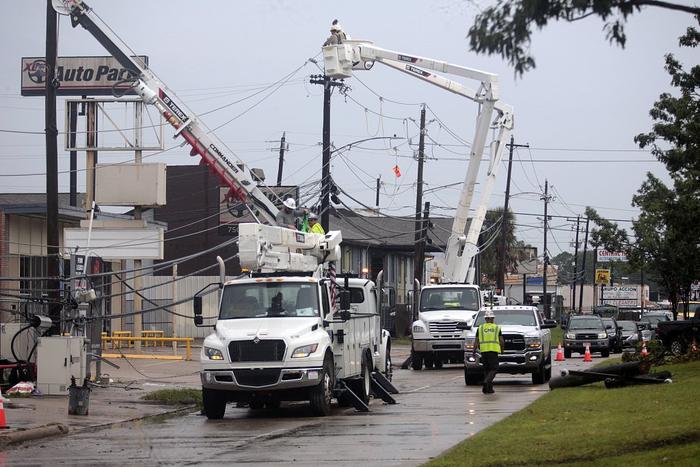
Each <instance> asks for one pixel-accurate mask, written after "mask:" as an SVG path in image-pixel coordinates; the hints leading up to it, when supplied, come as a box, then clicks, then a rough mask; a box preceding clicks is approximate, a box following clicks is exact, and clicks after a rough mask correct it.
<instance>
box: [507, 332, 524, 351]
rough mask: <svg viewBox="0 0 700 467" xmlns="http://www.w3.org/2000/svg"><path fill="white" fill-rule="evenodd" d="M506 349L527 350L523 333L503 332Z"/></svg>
mask: <svg viewBox="0 0 700 467" xmlns="http://www.w3.org/2000/svg"><path fill="white" fill-rule="evenodd" d="M503 340H504V341H505V344H506V348H505V350H525V337H523V336H522V335H521V334H503Z"/></svg>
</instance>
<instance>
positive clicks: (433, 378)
mask: <svg viewBox="0 0 700 467" xmlns="http://www.w3.org/2000/svg"><path fill="white" fill-rule="evenodd" d="M578 360H580V359H576V358H574V359H573V360H568V361H567V362H566V365H565V366H566V367H567V368H577V367H580V366H581V363H580V362H579V361H578ZM596 360H598V359H596ZM588 365H590V364H588ZM554 371H555V373H556V372H557V371H558V370H557V367H556V366H555V368H554ZM394 383H395V384H396V386H397V387H398V388H399V389H400V391H401V394H399V395H398V396H397V400H398V404H396V405H386V404H384V403H382V401H381V400H377V399H375V400H372V403H371V406H370V408H371V412H370V413H367V414H365V413H357V412H355V411H354V409H348V408H335V409H334V411H333V414H332V415H331V416H329V417H325V418H316V417H313V416H311V414H310V412H309V409H308V407H307V406H306V405H305V404H301V403H295V404H290V405H283V406H282V407H281V408H280V409H277V410H270V411H251V410H249V409H244V408H236V407H235V405H231V404H229V406H228V408H227V412H226V417H225V419H224V420H219V421H208V420H207V419H206V418H205V417H203V416H201V415H199V414H198V413H192V414H188V415H185V416H179V417H171V418H163V419H160V420H149V421H141V422H132V423H127V424H122V425H118V426H114V427H111V428H106V429H102V430H98V431H94V432H90V433H79V434H75V435H71V436H67V437H62V438H56V439H51V440H45V441H41V442H37V443H35V444H33V445H26V446H22V447H18V448H16V449H13V450H10V451H7V452H6V453H5V457H6V461H7V464H8V465H62V464H63V465H65V464H69V465H97V464H101V465H172V464H177V465H190V464H193V465H213V464H222V463H226V464H236V465H252V464H255V465H282V464H292V463H293V464H294V465H300V466H316V465H319V464H321V463H324V464H327V463H333V465H335V466H352V467H357V466H358V465H387V466H388V465H420V464H421V463H423V462H425V461H427V460H429V459H430V458H432V457H434V456H437V455H439V454H440V453H441V452H443V451H445V450H446V449H448V448H450V447H451V446H453V445H455V444H457V443H458V442H460V441H462V440H463V439H465V438H468V437H470V436H472V435H474V434H475V433H476V432H477V431H479V430H482V429H483V428H485V427H487V426H489V425H491V424H493V423H495V422H497V421H499V420H501V419H503V418H505V417H507V416H508V415H510V414H511V413H513V412H515V411H517V410H520V409H521V408H523V407H525V406H526V405H528V404H529V403H530V402H532V401H533V400H535V399H536V398H538V397H540V396H541V395H543V394H544V393H546V392H548V391H549V388H548V386H547V385H532V384H531V380H530V376H529V375H524V376H510V375H498V376H497V377H496V381H495V383H496V385H495V389H496V394H492V395H484V394H482V393H481V387H480V386H476V387H475V386H469V387H467V386H465V384H464V373H463V370H462V369H461V368H460V367H459V366H446V367H445V368H443V369H440V370H424V371H420V372H416V371H411V370H396V371H395V372H394Z"/></svg>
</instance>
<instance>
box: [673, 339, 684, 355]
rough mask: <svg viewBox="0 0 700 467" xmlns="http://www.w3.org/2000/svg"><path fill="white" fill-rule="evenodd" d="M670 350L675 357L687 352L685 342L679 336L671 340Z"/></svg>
mask: <svg viewBox="0 0 700 467" xmlns="http://www.w3.org/2000/svg"><path fill="white" fill-rule="evenodd" d="M670 350H671V354H673V356H675V357H677V356H679V355H683V354H684V353H685V342H683V340H682V339H680V338H678V337H677V338H675V339H673V341H671V347H670Z"/></svg>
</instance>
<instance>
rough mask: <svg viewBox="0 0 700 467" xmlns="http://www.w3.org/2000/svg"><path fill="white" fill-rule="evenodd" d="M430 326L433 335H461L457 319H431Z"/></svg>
mask: <svg viewBox="0 0 700 467" xmlns="http://www.w3.org/2000/svg"><path fill="white" fill-rule="evenodd" d="M428 326H429V329H430V334H432V335H443V334H448V336H446V337H453V335H456V336H457V337H459V334H460V331H459V330H458V329H457V321H431V322H430V323H428Z"/></svg>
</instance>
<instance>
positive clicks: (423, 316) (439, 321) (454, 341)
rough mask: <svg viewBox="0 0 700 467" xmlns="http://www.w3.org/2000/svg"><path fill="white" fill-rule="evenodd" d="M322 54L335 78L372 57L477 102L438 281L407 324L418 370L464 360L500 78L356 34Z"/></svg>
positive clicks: (494, 149) (496, 145)
mask: <svg viewBox="0 0 700 467" xmlns="http://www.w3.org/2000/svg"><path fill="white" fill-rule="evenodd" d="M323 57H324V63H325V68H326V75H329V76H331V77H333V78H349V77H351V76H352V72H353V70H369V69H371V68H372V66H373V65H374V63H375V62H379V63H382V64H384V65H387V66H389V67H391V68H394V69H396V70H399V71H401V72H403V73H406V74H408V75H409V76H413V77H416V78H419V79H421V80H423V81H426V82H428V83H430V84H433V85H435V86H438V87H440V88H442V89H445V90H447V91H450V92H453V93H455V94H457V95H459V96H462V97H466V98H467V99H470V100H472V101H474V102H476V103H477V104H479V112H478V116H477V120H476V129H475V132H474V139H473V141H472V144H471V151H470V157H469V165H468V167H467V173H466V175H465V179H464V185H463V187H462V193H461V195H460V197H459V200H458V204H457V211H456V213H455V218H454V222H453V223H452V231H451V233H450V237H449V239H448V241H447V249H446V251H445V253H446V254H445V256H446V258H445V260H446V267H445V270H444V272H443V275H442V278H441V282H442V283H441V284H439V285H428V286H425V287H423V288H422V289H421V291H420V298H418V297H414V298H415V303H414V307H413V310H414V316H413V319H414V320H415V321H414V322H413V325H412V327H411V329H412V331H411V339H412V343H411V358H410V361H411V366H412V367H413V369H414V370H420V369H421V368H422V367H423V364H425V366H426V367H432V366H433V365H435V366H442V364H443V363H448V362H449V363H462V361H463V335H462V331H461V330H460V329H459V328H458V323H460V322H469V321H471V320H473V317H474V315H475V314H476V312H477V311H478V310H479V308H480V307H481V305H482V300H481V293H480V291H479V285H478V280H476V278H475V277H474V267H473V264H472V263H473V262H474V258H475V257H476V255H477V254H478V253H479V248H478V240H479V233H480V232H481V227H482V225H483V223H484V217H485V215H486V209H487V208H488V204H489V199H490V198H491V192H492V191H493V187H494V184H495V182H496V175H497V173H498V169H499V166H500V164H501V158H502V156H503V149H504V148H505V144H506V141H507V140H508V139H509V138H510V134H511V132H512V130H513V110H512V108H511V107H510V106H508V105H506V104H503V103H502V102H500V101H499V95H498V78H497V76H496V75H494V74H492V73H487V72H484V71H480V70H475V69H473V68H467V67H463V66H460V65H453V64H450V63H447V62H443V61H439V60H434V59H430V58H424V57H418V56H415V55H410V54H405V53H401V52H394V51H392V50H386V49H382V48H379V47H377V46H375V45H374V44H372V43H371V42H368V41H361V40H345V41H343V43H341V44H338V45H328V46H325V47H323ZM428 70H432V71H437V72H440V73H446V74H451V75H457V76H460V77H462V78H468V79H470V80H475V81H476V82H478V83H479V84H478V87H476V88H471V87H468V86H465V85H463V84H461V83H459V82H456V81H453V80H451V79H448V78H445V77H444V76H441V75H438V74H435V73H433V72H431V71H428ZM494 112H495V113H496V116H495V118H493V117H494V115H493V114H494ZM492 123H493V125H494V129H495V137H494V138H493V140H492V141H491V143H490V144H489V150H490V151H489V153H490V156H489V166H488V169H487V171H486V180H485V181H483V182H482V191H481V199H480V200H479V202H478V203H477V204H476V207H475V210H474V211H475V212H474V216H473V217H472V219H471V223H470V224H469V230H468V231H467V233H466V235H465V233H464V231H465V228H466V225H467V217H468V214H469V208H470V206H471V204H472V198H473V197H474V187H475V185H476V180H477V176H478V174H479V167H480V165H481V159H482V157H483V152H484V147H485V146H486V139H487V137H488V133H489V129H490V128H491V125H492ZM475 280H476V284H475Z"/></svg>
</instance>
